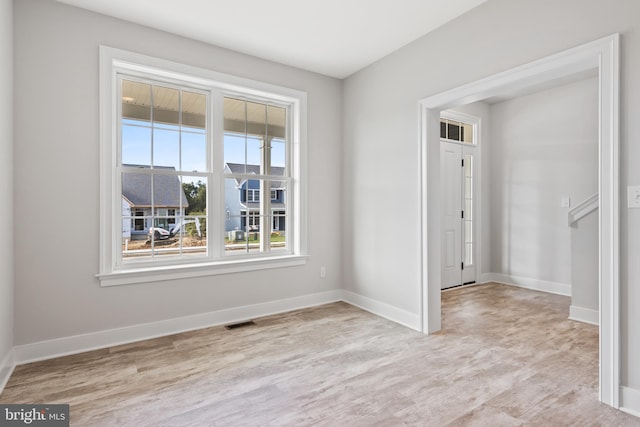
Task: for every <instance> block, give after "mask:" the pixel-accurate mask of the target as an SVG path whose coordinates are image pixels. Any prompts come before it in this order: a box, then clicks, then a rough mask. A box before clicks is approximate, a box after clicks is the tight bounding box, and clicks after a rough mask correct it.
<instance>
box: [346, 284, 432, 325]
mask: <svg viewBox="0 0 640 427" xmlns="http://www.w3.org/2000/svg"><path fill="white" fill-rule="evenodd" d="M342 300H343V301H344V302H346V303H349V304H351V305H353V306H356V307H358V308H361V309H363V310H365V311H368V312H370V313H373V314H375V315H376V316H380V317H384V318H385V319H388V320H391V321H392V322H395V323H399V324H401V325H403V326H406V327H407V328H411V329H414V330H416V331H421V330H422V325H421V323H422V322H421V319H420V315H419V314H416V313H411V312H409V311H406V310H403V309H401V308H398V307H395V306H392V305H389V304H387V303H384V302H380V301H378V300H374V299H372V298H369V297H365V296H362V295H359V294H356V293H354V292H351V291H346V290H343V291H342Z"/></svg>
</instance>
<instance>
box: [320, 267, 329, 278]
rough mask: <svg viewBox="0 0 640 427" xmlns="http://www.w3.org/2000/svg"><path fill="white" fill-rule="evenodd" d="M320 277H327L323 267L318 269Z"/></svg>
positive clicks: (325, 268)
mask: <svg viewBox="0 0 640 427" xmlns="http://www.w3.org/2000/svg"><path fill="white" fill-rule="evenodd" d="M320 277H323V278H324V277H327V267H325V266H324V265H323V266H322V267H320Z"/></svg>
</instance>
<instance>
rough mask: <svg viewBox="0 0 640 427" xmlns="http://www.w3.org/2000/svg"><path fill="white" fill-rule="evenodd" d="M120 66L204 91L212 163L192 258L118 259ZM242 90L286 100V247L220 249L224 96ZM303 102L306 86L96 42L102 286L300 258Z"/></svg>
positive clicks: (303, 236)
mask: <svg viewBox="0 0 640 427" xmlns="http://www.w3.org/2000/svg"><path fill="white" fill-rule="evenodd" d="M119 73H123V74H126V75H129V76H140V77H145V78H149V79H152V80H160V81H166V82H174V83H177V84H180V85H186V84H188V86H190V87H195V88H199V89H201V90H206V91H208V92H209V93H210V94H211V96H210V97H209V99H210V101H209V105H208V109H209V113H208V114H209V117H208V120H209V123H210V129H208V132H209V135H208V138H209V140H210V141H211V143H210V144H209V147H210V149H208V154H207V156H208V157H209V159H208V161H209V164H210V165H211V169H210V171H209V172H210V173H211V180H210V181H209V182H208V188H207V190H208V191H207V198H208V200H207V203H208V206H209V207H210V208H209V209H208V216H209V218H208V221H209V223H208V225H207V230H208V237H207V238H208V242H207V249H208V250H207V255H206V256H203V257H201V258H198V259H197V260H194V259H183V260H166V261H165V260H158V261H153V262H147V263H135V262H134V263H120V262H119V259H120V254H119V252H118V251H119V250H120V249H119V247H120V245H121V239H122V231H121V229H122V224H120V223H121V222H122V221H121V214H122V213H121V212H120V210H121V206H120V204H121V202H120V200H121V191H120V185H119V182H118V181H119V176H118V174H117V173H116V170H117V166H118V149H119V147H118V145H119V141H118V123H117V122H118V108H117V107H118V102H119V96H118V93H117V90H116V89H117V76H118V74H119ZM238 94H241V95H242V96H244V97H246V98H247V99H252V100H256V101H258V102H260V101H261V100H262V101H264V102H277V103H279V104H281V105H283V106H287V109H288V110H287V114H288V116H289V117H290V120H289V124H288V126H289V128H288V135H289V136H290V138H289V142H288V143H289V146H288V150H287V156H288V157H287V160H288V163H289V168H290V172H289V173H290V186H291V188H290V191H289V194H288V195H287V210H288V216H287V220H288V224H290V226H289V230H288V235H287V238H288V239H289V242H288V245H287V247H288V248H289V250H288V251H286V252H280V251H278V252H274V253H259V254H248V255H247V256H243V257H225V253H224V252H225V251H224V210H225V203H224V156H223V135H224V130H223V127H224V126H223V111H222V110H223V107H222V106H223V98H224V97H225V96H238ZM306 104H307V96H306V93H305V92H302V91H298V90H295V89H289V88H285V87H281V86H276V85H272V84H268V83H263V82H258V81H255V80H250V79H246V78H241V77H236V76H231V75H228V74H222V73H218V72H215V71H211V70H207V69H203V68H198V67H192V66H188V65H184V64H180V63H176V62H173V61H168V60H164V59H159V58H154V57H150V56H146V55H141V54H137V53H133V52H128V51H124V50H120V49H114V48H111V47H106V46H100V145H101V151H100V271H99V273H98V274H97V275H96V276H97V277H98V278H99V280H100V284H101V286H112V285H123V284H132V283H144V282H156V281H162V280H173V279H181V278H187V277H199V276H208V275H215V274H226V273H234V272H244V271H251V270H261V269H268V268H281V267H289V266H297V265H302V264H305V262H306V256H307V219H306V205H307V200H306V191H305V190H306V129H307V125H306Z"/></svg>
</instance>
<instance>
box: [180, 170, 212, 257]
mask: <svg viewBox="0 0 640 427" xmlns="http://www.w3.org/2000/svg"><path fill="white" fill-rule="evenodd" d="M182 191H183V195H184V197H185V198H186V203H185V205H184V219H183V220H182V221H181V222H179V223H178V226H177V227H176V229H177V230H179V231H180V233H181V234H182V244H183V253H184V254H189V255H198V254H200V255H204V254H206V250H207V179H206V178H204V177H195V176H183V177H182Z"/></svg>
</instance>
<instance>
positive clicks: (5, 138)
mask: <svg viewBox="0 0 640 427" xmlns="http://www.w3.org/2000/svg"><path fill="white" fill-rule="evenodd" d="M0 58H2V61H0V93H1V94H2V97H0V199H1V200H2V203H0V224H2V236H1V237H0V388H1V385H2V381H3V379H4V378H5V376H6V374H7V372H6V370H7V369H8V367H7V366H3V365H2V363H3V361H4V360H5V359H6V358H7V356H8V355H9V354H10V352H11V349H12V348H13V97H12V95H13V4H12V1H11V0H0Z"/></svg>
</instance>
